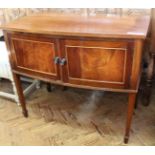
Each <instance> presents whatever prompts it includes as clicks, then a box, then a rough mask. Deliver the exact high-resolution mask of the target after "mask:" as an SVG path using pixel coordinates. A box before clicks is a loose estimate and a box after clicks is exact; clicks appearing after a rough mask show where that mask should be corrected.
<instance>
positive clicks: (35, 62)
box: [9, 34, 60, 80]
mask: <svg viewBox="0 0 155 155" xmlns="http://www.w3.org/2000/svg"><path fill="white" fill-rule="evenodd" d="M9 38H10V39H9V40H10V46H11V50H10V51H11V59H13V60H12V64H13V66H12V68H13V69H14V70H16V71H19V72H22V73H23V72H24V73H26V74H29V75H32V76H40V77H43V78H44V77H45V78H52V79H54V80H59V78H60V77H59V66H58V64H57V62H56V61H54V60H55V59H56V58H57V57H58V53H57V48H56V47H57V45H56V40H55V39H51V38H49V37H46V36H42V35H28V34H26V35H22V34H12V35H10V37H9Z"/></svg>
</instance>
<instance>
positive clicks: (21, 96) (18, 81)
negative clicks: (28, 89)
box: [13, 73, 28, 117]
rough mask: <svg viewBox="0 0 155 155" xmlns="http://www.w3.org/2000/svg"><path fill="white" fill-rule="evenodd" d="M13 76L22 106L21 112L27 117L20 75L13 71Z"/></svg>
mask: <svg viewBox="0 0 155 155" xmlns="http://www.w3.org/2000/svg"><path fill="white" fill-rule="evenodd" d="M13 78H14V82H15V86H16V89H17V94H18V97H19V102H20V104H21V107H22V113H23V115H24V117H28V111H27V109H26V104H25V98H24V94H23V89H22V84H21V81H20V75H18V74H15V73H13Z"/></svg>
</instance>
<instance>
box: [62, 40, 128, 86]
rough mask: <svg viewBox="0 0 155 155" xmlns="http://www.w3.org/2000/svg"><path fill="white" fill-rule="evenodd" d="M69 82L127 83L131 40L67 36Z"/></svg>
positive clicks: (95, 83)
mask: <svg viewBox="0 0 155 155" xmlns="http://www.w3.org/2000/svg"><path fill="white" fill-rule="evenodd" d="M64 44H65V45H64V46H65V47H64V51H65V56H66V59H67V64H66V72H67V75H68V78H67V80H66V82H68V83H73V84H80V85H90V86H92V85H93V86H97V87H103V86H106V87H114V86H116V87H119V88H120V87H125V86H127V83H128V79H127V76H128V75H127V74H128V71H129V70H130V66H128V64H129V61H130V55H129V51H128V43H127V42H117V41H116V42H112V41H111V42H108V41H76V40H65V41H64Z"/></svg>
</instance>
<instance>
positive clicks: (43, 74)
mask: <svg viewBox="0 0 155 155" xmlns="http://www.w3.org/2000/svg"><path fill="white" fill-rule="evenodd" d="M149 23H150V17H149V16H134V17H133V16H131V17H129V16H111V17H110V16H107V17H105V16H102V15H95V16H91V15H87V16H80V15H71V14H68V13H64V14H59V13H43V14H39V13H38V14H33V15H31V16H27V17H21V18H19V19H17V20H15V21H12V22H10V23H8V24H6V25H3V26H2V27H1V28H2V29H3V32H4V35H5V41H6V44H7V48H8V52H9V56H10V62H11V67H12V72H13V76H14V80H15V83H16V86H17V91H18V95H19V99H20V102H21V106H22V110H23V114H24V116H25V117H27V116H28V112H27V109H26V104H25V100H24V96H23V91H22V87H21V82H20V78H19V77H20V76H21V75H24V76H28V77H32V78H35V79H39V80H43V81H46V82H51V83H55V84H59V85H63V86H70V87H78V88H86V89H94V90H105V91H113V92H122V93H128V94H129V100H128V109H127V122H126V127H125V137H124V142H125V143H127V142H128V139H129V131H130V126H131V120H132V115H133V111H134V106H135V102H136V96H137V93H138V88H139V83H140V78H141V71H142V54H143V53H142V51H143V50H142V49H143V44H144V40H145V38H146V36H147V32H148V29H149ZM118 108H119V107H118Z"/></svg>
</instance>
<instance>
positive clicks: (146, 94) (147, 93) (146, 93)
mask: <svg viewBox="0 0 155 155" xmlns="http://www.w3.org/2000/svg"><path fill="white" fill-rule="evenodd" d="M154 64H155V56H154V55H153V54H151V55H150V60H149V65H148V68H147V79H146V84H145V87H144V90H143V96H142V98H143V99H142V104H143V105H144V106H148V105H149V103H150V98H151V93H152V81H153V75H154Z"/></svg>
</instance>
